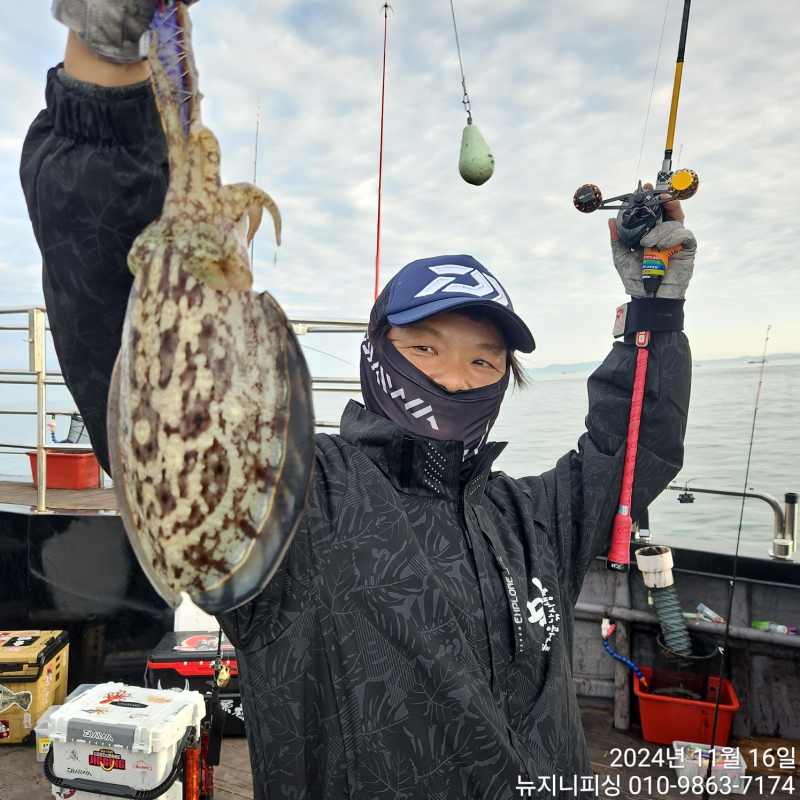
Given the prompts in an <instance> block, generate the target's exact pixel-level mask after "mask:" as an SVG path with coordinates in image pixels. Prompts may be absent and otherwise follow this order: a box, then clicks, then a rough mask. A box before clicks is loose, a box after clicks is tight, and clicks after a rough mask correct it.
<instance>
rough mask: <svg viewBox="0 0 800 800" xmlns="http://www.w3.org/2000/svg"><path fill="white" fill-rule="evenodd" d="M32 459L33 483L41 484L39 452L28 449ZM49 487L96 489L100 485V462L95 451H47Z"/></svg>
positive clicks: (35, 484) (47, 486)
mask: <svg viewBox="0 0 800 800" xmlns="http://www.w3.org/2000/svg"><path fill="white" fill-rule="evenodd" d="M26 452H27V454H28V457H29V458H30V460H31V472H32V473H33V485H34V486H38V485H39V480H38V478H39V476H38V471H37V466H38V463H37V462H38V458H37V456H38V453H37V452H36V451H35V450H28V451H26ZM45 486H46V488H47V489H96V488H97V487H98V486H100V464H98V462H97V459H96V458H95V456H94V453H64V452H61V451H59V450H48V451H47V483H46V484H45Z"/></svg>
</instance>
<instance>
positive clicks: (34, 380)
mask: <svg viewBox="0 0 800 800" xmlns="http://www.w3.org/2000/svg"><path fill="white" fill-rule="evenodd" d="M0 315H2V316H3V317H5V316H8V315H17V316H21V315H25V316H26V317H27V319H26V321H25V324H20V323H17V324H11V325H0V332H2V331H19V332H27V334H28V335H27V337H25V338H24V339H23V341H25V342H27V343H28V369H27V370H19V369H0V384H8V385H16V386H35V387H36V410H35V411H34V410H29V409H13V408H0V414H2V415H6V414H10V415H30V416H33V415H35V416H36V442H35V443H33V442H5V441H0V448H8V449H7V450H0V452H3V453H5V454H19V455H23V454H24V453H25V452H26V451H32V450H35V451H36V511H37V512H38V513H40V514H46V513H49V512H48V511H47V505H46V499H47V451H48V450H59V451H74V452H78V453H90V452H92V447H91V445H89V444H71V443H66V442H48V441H47V417H52V418H55V417H56V416H71V415H73V414H75V413H77V412H76V411H75V410H54V409H51V410H48V409H47V388H46V387H48V386H66V384H65V382H64V377H63V375H62V373H61V372H60V371H58V370H48V369H47V364H46V353H45V349H46V333H47V331H48V330H49V328H48V326H47V311H46V309H45V307H44V306H41V305H37V306H7V307H5V308H0ZM290 321H291V323H292V327H293V328H294V332H295V334H296V335H298V336H305V335H307V334H309V333H362V332H365V331H366V330H367V323H366V321H361V320H353V319H325V318H321V317H301V318H297V319H292V320H290ZM360 385H361V382H360V381H359V380H358V378H336V377H333V378H328V377H320V378H312V389H313V391H315V392H350V393H352V392H358V391H360ZM316 425H317V427H318V428H334V429H335V428H338V427H339V423H338V422H326V421H323V420H317V422H316ZM100 474H101V486H102V485H103V484H102V476H103V473H102V470H101V473H100Z"/></svg>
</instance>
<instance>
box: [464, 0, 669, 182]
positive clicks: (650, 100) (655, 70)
mask: <svg viewBox="0 0 800 800" xmlns="http://www.w3.org/2000/svg"><path fill="white" fill-rule="evenodd" d="M452 1H453V0H450V2H451V3H452ZM668 11H669V0H667V7H666V8H665V9H664V22H663V24H662V25H661V38H660V39H659V40H658V54H657V55H656V68H655V69H654V70H653V85H652V86H651V87H650V99H649V100H648V101H647V116H646V117H645V118H644V133H643V134H642V146H641V147H640V148H639V163H638V164H637V165H636V180H635V181H634V183H637V182H638V181H639V169H640V167H641V166H642V153H643V152H644V140H645V137H646V136H647V122H648V120H649V119H650V106H651V105H652V103H653V91H654V90H655V88H656V75H658V61H659V59H660V58H661V43H662V42H663V41H664V30H665V29H666V27H667V12H668Z"/></svg>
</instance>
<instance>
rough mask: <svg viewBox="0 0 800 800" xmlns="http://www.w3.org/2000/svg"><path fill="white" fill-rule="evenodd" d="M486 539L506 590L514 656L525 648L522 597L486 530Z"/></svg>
mask: <svg viewBox="0 0 800 800" xmlns="http://www.w3.org/2000/svg"><path fill="white" fill-rule="evenodd" d="M483 534H484V536H485V538H486V541H487V542H488V544H489V549H490V550H491V551H492V555H493V556H494V560H495V562H496V563H497V566H498V567H499V568H500V572H501V578H502V579H503V586H504V587H505V590H506V599H507V600H508V610H509V612H510V613H511V627H512V628H513V630H514V658H516V657H517V654H518V653H521V652H522V651H523V650H524V649H525V617H524V615H523V613H522V598H521V597H520V594H519V592H518V591H517V584H516V581H515V580H514V576H513V575H512V574H511V570H510V569H509V568H508V567H507V566H506V563H505V561H503V559H502V557H501V556H500V554H499V553H498V552H497V549H496V548H495V546H494V542H493V541H492V537H491V536H490V534H489V533H487V532H486V531H484V532H483Z"/></svg>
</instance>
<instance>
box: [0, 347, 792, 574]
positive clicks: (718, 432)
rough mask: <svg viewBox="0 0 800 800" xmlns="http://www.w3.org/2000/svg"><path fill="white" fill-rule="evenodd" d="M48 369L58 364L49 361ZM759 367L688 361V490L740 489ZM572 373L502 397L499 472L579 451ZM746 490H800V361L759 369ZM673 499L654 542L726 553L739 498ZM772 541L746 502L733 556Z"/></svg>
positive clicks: (770, 522)
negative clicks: (503, 443) (504, 444)
mask: <svg viewBox="0 0 800 800" xmlns="http://www.w3.org/2000/svg"><path fill="white" fill-rule="evenodd" d="M338 336H342V335H341V334H340V335H338ZM347 338H348V339H350V338H353V345H354V347H353V351H354V353H355V352H357V347H358V345H357V343H356V339H355V338H354V337H352V335H349V334H348V335H347ZM304 344H305V341H304ZM315 344H316V343H315ZM326 344H327V343H326ZM322 347H323V348H324V349H327V347H326V346H325V345H322ZM307 355H308V356H309V362H310V366H311V370H312V372H313V373H314V374H316V375H334V374H335V375H349V376H351V377H355V376H356V375H357V371H356V366H355V363H354V362H355V359H354V358H353V359H348V361H352V362H353V363H348V364H346V365H345V364H342V359H338V360H337V361H332V360H331V359H330V358H327V359H326V358H323V357H321V356H320V355H319V351H316V350H315V351H308V352H307ZM55 363H56V362H55V358H52V360H49V364H53V365H54V364H55ZM760 366H761V365H760V363H748V362H747V361H705V362H703V361H700V362H696V363H695V365H694V369H693V376H692V398H691V404H690V410H689V420H688V427H687V431H686V439H685V457H684V467H683V469H682V470H681V472H680V473H679V475H678V477H677V480H678V482H679V483H680V484H681V485H685V484H686V483H687V482H688V484H689V491H691V488H692V486H697V487H702V488H719V489H726V490H734V491H741V490H742V489H743V488H744V485H745V484H744V481H745V469H746V466H747V453H748V447H749V444H750V431H751V427H752V423H753V411H754V406H755V400H756V392H757V390H758V383H759V371H760ZM53 368H55V367H53ZM569 369H570V368H569V367H565V368H564V373H544V374H542V373H541V372H533V373H532V379H533V380H532V385H531V386H530V388H528V389H527V390H525V391H522V392H520V391H514V392H511V391H509V394H508V396H507V397H506V400H505V402H504V403H503V407H502V410H501V412H500V417H499V419H498V421H497V423H496V425H495V427H494V430H493V431H492V437H491V438H492V439H494V440H496V441H506V442H508V443H509V444H508V446H507V448H506V449H505V451H504V452H503V454H502V455H501V456H500V458H499V459H498V461H497V462H496V465H495V467H496V469H500V470H503V471H504V472H506V473H508V474H509V475H511V476H512V477H524V476H526V475H538V474H540V473H542V472H545V471H547V470H549V469H552V468H553V467H554V466H555V464H556V462H557V461H558V459H559V458H560V457H561V456H562V455H564V454H565V453H567V452H569V451H570V450H572V449H575V448H576V447H577V442H578V439H579V437H580V436H581V434H582V433H583V432H584V431H585V425H584V418H585V417H586V414H587V412H588V399H587V391H586V381H587V378H588V377H589V374H590V372H589V371H581V372H577V371H576V372H570V371H569ZM0 389H1V390H2V391H0V399H1V400H0V407H3V408H11V407H17V408H35V390H34V389H33V387H24V388H23V387H11V386H8V385H4V386H2V387H0ZM351 397H353V398H355V399H360V395H359V394H352V395H351V394H345V393H336V394H333V393H318V394H315V410H316V415H317V419H320V420H326V421H335V420H338V419H339V417H340V416H341V411H342V409H343V407H344V405H345V404H346V402H347V401H348V399H350V398H351ZM71 407H73V404H72V403H71V400H70V398H69V395H68V393H67V392H66V389H64V388H63V387H52V388H51V389H50V390H49V393H48V408H58V409H62V408H65V409H68V408H71ZM67 429H68V422H67V420H66V419H65V418H63V417H61V418H59V426H58V430H57V435H58V436H59V437H61V436H64V435H66V432H67ZM329 432H331V433H333V432H335V431H329ZM9 441H26V442H34V441H35V418H34V417H9V416H3V415H0V442H9ZM2 449H3V450H4V449H5V448H2ZM0 473H2V474H6V475H27V476H28V478H30V468H29V466H28V463H27V457H25V456H22V455H5V454H3V453H2V452H0ZM747 485H748V487H749V488H753V489H755V490H758V491H762V492H767V493H768V494H771V495H773V496H774V497H775V498H777V499H778V501H779V503H780V505H781V507H782V506H783V502H784V494H785V493H786V492H800V357H797V358H789V359H787V358H783V359H775V360H771V361H770V360H768V362H767V364H766V365H765V368H764V379H763V385H762V390H761V397H760V406H759V411H758V414H757V418H756V429H755V440H754V445H753V455H752V462H751V465H750V477H749V480H748V484H747ZM678 495H679V492H675V491H665V492H663V493H662V494H661V495H660V496H659V497H658V498H657V499H656V500H655V502H654V503H653V504H652V505H651V507H650V528H651V531H652V536H653V541H654V542H658V543H663V544H667V545H672V546H676V547H688V548H695V549H704V550H712V551H715V552H726V553H732V552H733V551H734V548H735V546H736V536H737V531H738V527H739V515H740V512H741V507H742V505H741V499H740V498H736V497H719V496H714V495H708V494H699V493H696V494H695V495H694V498H695V500H694V503H691V504H681V503H679V502H678ZM773 536H774V516H773V513H772V510H771V509H770V507H769V506H768V505H767V504H766V503H764V502H763V501H761V500H757V499H748V500H747V501H746V503H745V506H744V517H743V525H742V539H741V546H740V552H742V553H743V554H746V555H750V556H755V557H763V558H767V557H768V556H767V551H768V550H769V549H770V548H771V547H772V539H773ZM797 559H798V560H800V556H798V557H797Z"/></svg>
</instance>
